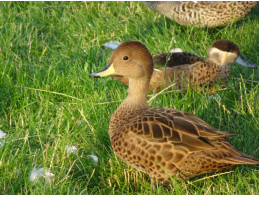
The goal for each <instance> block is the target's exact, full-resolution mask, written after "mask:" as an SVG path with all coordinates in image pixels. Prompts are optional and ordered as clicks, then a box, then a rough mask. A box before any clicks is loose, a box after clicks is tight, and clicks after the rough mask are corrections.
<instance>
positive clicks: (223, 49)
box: [208, 40, 257, 68]
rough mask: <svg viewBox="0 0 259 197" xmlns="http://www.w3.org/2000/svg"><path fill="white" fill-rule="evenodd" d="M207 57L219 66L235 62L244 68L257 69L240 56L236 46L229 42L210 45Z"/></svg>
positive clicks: (220, 41)
mask: <svg viewBox="0 0 259 197" xmlns="http://www.w3.org/2000/svg"><path fill="white" fill-rule="evenodd" d="M208 55H209V58H210V59H211V60H212V61H214V62H216V63H218V64H220V65H228V64H231V63H234V62H236V63H237V64H240V65H242V66H244V67H249V68H257V66H256V65H255V64H253V63H250V62H249V61H247V60H246V59H245V58H244V57H243V56H242V55H241V53H240V51H239V48H238V46H237V45H236V44H235V43H233V42H231V41H229V40H217V41H215V42H214V43H212V45H211V47H210V49H209V52H208Z"/></svg>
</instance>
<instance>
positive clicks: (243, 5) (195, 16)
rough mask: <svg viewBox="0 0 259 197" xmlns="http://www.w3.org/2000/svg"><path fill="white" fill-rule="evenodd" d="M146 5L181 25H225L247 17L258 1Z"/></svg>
mask: <svg viewBox="0 0 259 197" xmlns="http://www.w3.org/2000/svg"><path fill="white" fill-rule="evenodd" d="M143 3H144V4H145V5H146V6H148V7H149V8H150V9H152V10H153V11H155V12H158V13H159V14H163V15H165V16H167V17H168V18H170V19H172V20H174V21H175V22H177V23H178V24H180V25H187V26H188V25H195V26H197V27H206V26H207V27H216V26H224V25H227V24H229V23H232V22H235V21H238V20H239V19H241V18H243V17H245V16H246V15H247V14H248V13H249V12H250V11H251V10H252V8H253V7H255V6H256V3H257V2H256V1H198V2H187V1H183V2H182V1H145V2H143Z"/></svg>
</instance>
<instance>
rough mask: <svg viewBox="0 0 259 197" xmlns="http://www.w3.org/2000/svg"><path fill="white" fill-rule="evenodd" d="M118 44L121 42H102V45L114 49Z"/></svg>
mask: <svg viewBox="0 0 259 197" xmlns="http://www.w3.org/2000/svg"><path fill="white" fill-rule="evenodd" d="M120 44H121V43H120V42H118V41H114V42H106V43H104V46H105V47H107V48H110V49H112V50H115V49H116V48H117V47H118V46H119V45H120Z"/></svg>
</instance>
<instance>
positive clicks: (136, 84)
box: [122, 77, 150, 109]
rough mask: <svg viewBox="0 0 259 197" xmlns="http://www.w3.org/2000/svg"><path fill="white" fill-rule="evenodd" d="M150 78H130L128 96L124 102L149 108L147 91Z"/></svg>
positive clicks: (135, 106)
mask: <svg viewBox="0 0 259 197" xmlns="http://www.w3.org/2000/svg"><path fill="white" fill-rule="evenodd" d="M149 82H150V79H147V78H146V77H143V78H140V79H131V78H129V89H128V96H127V98H126V99H125V100H124V102H123V103H122V104H127V105H131V106H132V107H134V108H138V109H143V108H147V107H148V105H147V93H148V87H149Z"/></svg>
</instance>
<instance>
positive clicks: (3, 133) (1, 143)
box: [0, 129, 6, 148]
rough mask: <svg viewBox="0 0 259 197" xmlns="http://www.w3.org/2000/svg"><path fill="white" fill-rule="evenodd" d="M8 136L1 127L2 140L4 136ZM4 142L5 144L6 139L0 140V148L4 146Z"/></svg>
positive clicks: (0, 135) (0, 136)
mask: <svg viewBox="0 0 259 197" xmlns="http://www.w3.org/2000/svg"><path fill="white" fill-rule="evenodd" d="M5 136H6V133H5V132H3V131H2V130H1V129H0V140H1V138H4V137H5ZM4 144H5V140H3V139H2V140H1V141H0V148H2V147H3V146H4Z"/></svg>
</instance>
